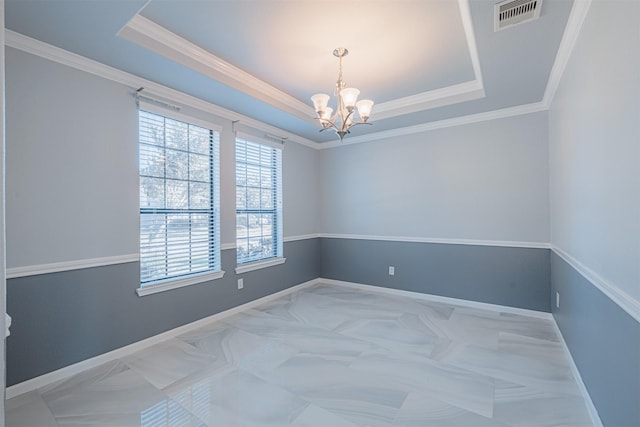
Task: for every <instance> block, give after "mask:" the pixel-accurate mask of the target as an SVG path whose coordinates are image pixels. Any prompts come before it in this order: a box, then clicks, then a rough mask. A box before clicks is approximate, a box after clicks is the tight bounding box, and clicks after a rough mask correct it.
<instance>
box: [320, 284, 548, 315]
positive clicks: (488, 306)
mask: <svg viewBox="0 0 640 427" xmlns="http://www.w3.org/2000/svg"><path fill="white" fill-rule="evenodd" d="M318 282H319V283H327V284H330V285H339V286H346V287H349V288H354V289H361V290H366V291H371V292H378V293H381V294H390V295H397V296H404V297H410V298H416V299H422V300H426V301H433V302H441V303H445V304H451V305H457V306H461V307H470V308H478V309H481V310H490V311H500V312H503V313H510V314H519V315H521V316H529V317H537V318H539V319H553V316H552V315H551V313H546V312H544V311H536V310H528V309H526V308H516V307H509V306H506V305H498V304H489V303H486V302H478V301H470V300H464V299H458V298H450V297H441V296H438V295H431V294H423V293H420V292H413V291H404V290H401V289H391V288H385V287H382V286H375V285H365V284H362V283H353V282H345V281H342V280H333V279H318Z"/></svg>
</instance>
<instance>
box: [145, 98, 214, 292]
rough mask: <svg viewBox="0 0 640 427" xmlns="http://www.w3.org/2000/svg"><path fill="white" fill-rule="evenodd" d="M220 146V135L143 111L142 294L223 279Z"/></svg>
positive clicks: (203, 128)
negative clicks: (220, 226) (149, 286)
mask: <svg viewBox="0 0 640 427" xmlns="http://www.w3.org/2000/svg"><path fill="white" fill-rule="evenodd" d="M218 145H219V132H217V131H214V130H211V129H209V128H205V127H201V126H197V125H194V124H192V123H187V122H186V121H181V120H176V119H174V118H170V117H165V116H163V115H159V114H155V113H153V112H149V111H143V110H140V112H139V162H140V163H139V167H140V283H141V288H142V289H143V288H144V287H145V286H148V285H152V286H151V287H156V285H160V287H164V288H168V289H171V288H174V287H178V286H185V285H188V284H193V283H198V282H202V281H204V280H210V279H214V278H217V277H221V274H220V273H222V272H221V271H220V245H219V242H220V239H219V190H218V182H219V178H218ZM211 272H217V273H218V275H216V277H212V276H211V275H207V274H206V273H211ZM194 278H195V280H194ZM180 279H183V280H182V281H180ZM184 279H186V280H184ZM168 282H170V283H169V285H168V286H167V283H168ZM162 285H164V286H162ZM159 290H164V289H159ZM138 293H139V294H140V292H138Z"/></svg>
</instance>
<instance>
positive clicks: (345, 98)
mask: <svg viewBox="0 0 640 427" xmlns="http://www.w3.org/2000/svg"><path fill="white" fill-rule="evenodd" d="M348 54H349V51H348V50H347V49H345V48H344V47H339V48H337V49H335V50H334V51H333V55H334V56H336V57H337V58H338V60H339V61H340V68H339V71H338V81H337V82H336V93H335V95H336V96H337V97H338V108H337V109H336V112H335V114H333V108H331V107H329V106H328V104H329V99H330V97H329V95H325V94H324V93H317V94H315V95H313V96H312V97H311V101H313V107H314V108H315V110H316V113H317V114H318V117H317V118H318V119H319V120H320V124H321V125H322V129H320V132H322V131H324V130H327V129H333V130H335V132H336V133H337V134H338V136H339V137H340V142H342V139H343V138H344V136H345V135H346V134H348V133H350V129H351V128H352V127H354V126H356V125H364V124H366V125H370V124H371V123H369V122H367V120H369V116H370V115H371V108H372V107H373V101H371V100H370V99H363V100H361V101H358V95H360V91H359V90H358V89H356V88H353V87H346V83H345V82H344V80H342V58H343V57H345V56H347V55H348ZM356 101H357V102H356ZM356 109H357V110H358V116H359V117H360V121H356V120H354V113H355V110H356ZM332 114H333V115H332Z"/></svg>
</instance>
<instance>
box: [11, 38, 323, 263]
mask: <svg viewBox="0 0 640 427" xmlns="http://www.w3.org/2000/svg"><path fill="white" fill-rule="evenodd" d="M6 65H7V92H6V96H7V104H9V105H10V106H11V108H10V109H9V111H7V263H8V267H9V268H11V267H25V266H34V265H42V264H49V263H60V262H68V261H76V260H86V259H92V258H102V257H111V256H119V255H129V254H136V253H137V252H138V233H139V230H138V221H139V220H138V217H139V208H138V136H137V127H138V117H137V110H136V106H135V103H134V99H133V96H132V92H133V91H132V88H129V87H126V86H125V85H121V84H119V83H115V82H113V81H109V80H106V79H103V78H101V77H98V76H95V75H92V74H88V73H85V72H82V71H78V70H76V69H73V68H70V67H67V66H64V65H61V64H58V63H55V62H52V61H49V60H46V59H43V58H40V57H37V56H34V55H31V54H27V53H25V52H22V51H19V50H16V49H12V48H9V49H7V63H6ZM181 113H184V114H188V115H195V116H196V117H198V118H200V119H204V120H208V121H210V122H213V123H216V124H218V125H221V126H222V132H221V144H220V147H221V148H220V151H221V153H220V166H221V172H220V176H221V190H220V196H221V209H222V212H221V240H222V243H223V244H233V243H235V160H234V156H235V151H234V139H233V133H232V129H231V122H230V121H229V120H225V119H221V118H219V117H215V116H212V115H211V114H209V113H206V112H202V111H195V110H193V109H191V108H189V107H184V108H183V109H182V110H181ZM318 157H319V154H318V152H317V150H314V149H311V148H308V147H304V146H301V145H298V144H295V143H288V144H287V145H286V147H285V149H284V155H283V192H284V194H283V199H284V203H285V212H284V216H285V219H284V233H285V236H292V235H306V234H313V233H317V232H318V228H317V223H318V217H317V211H318V208H317V200H318V191H319V186H318V180H317V171H318ZM285 256H286V254H285Z"/></svg>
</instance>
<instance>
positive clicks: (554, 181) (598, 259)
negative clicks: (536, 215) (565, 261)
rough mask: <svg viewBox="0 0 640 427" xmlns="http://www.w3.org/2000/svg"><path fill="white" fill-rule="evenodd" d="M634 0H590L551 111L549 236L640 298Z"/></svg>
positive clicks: (638, 17) (638, 10)
mask: <svg viewBox="0 0 640 427" xmlns="http://www.w3.org/2000/svg"><path fill="white" fill-rule="evenodd" d="M639 22H640V3H639V2H634V1H625V0H623V1H599V0H596V1H594V2H593V3H592V5H591V9H590V11H589V13H588V15H587V17H586V19H585V22H584V25H583V28H582V31H581V34H580V37H579V39H578V41H577V44H576V46H575V48H574V50H573V54H572V57H571V60H570V61H569V63H568V65H567V68H566V70H565V72H564V76H563V78H562V81H561V84H560V86H559V88H558V91H557V93H556V96H555V99H554V101H553V105H552V107H551V110H550V113H549V138H550V165H551V191H550V196H551V242H552V243H553V244H554V245H555V246H557V247H559V248H560V249H562V250H564V251H565V252H567V253H568V254H570V255H571V256H572V257H574V258H575V259H576V260H578V261H579V262H581V263H582V264H584V265H585V266H587V267H588V268H590V269H591V270H593V271H594V272H595V273H597V274H598V275H599V276H601V277H602V278H603V279H604V280H607V281H608V282H610V283H611V284H613V285H614V286H616V287H618V288H620V289H621V290H623V291H624V292H626V293H627V294H628V295H629V296H631V297H632V298H634V299H635V300H636V301H638V302H640V173H639V172H638V171H640V78H638V76H640V54H638V46H640V30H639V29H638V28H639V26H638V25H639V24H638V23H639Z"/></svg>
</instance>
